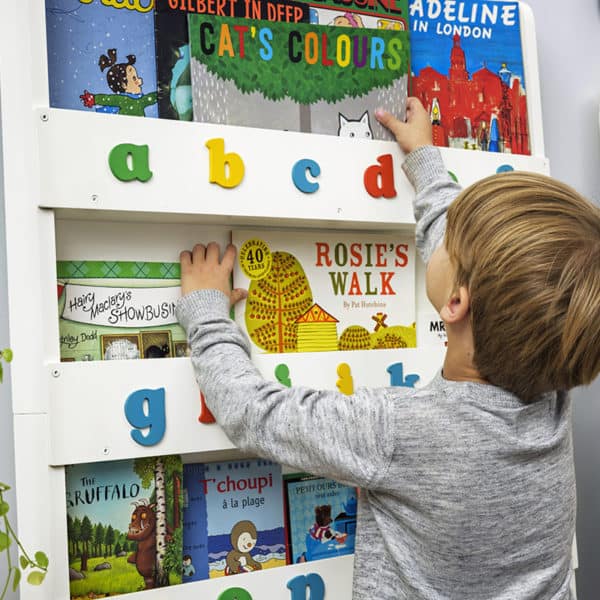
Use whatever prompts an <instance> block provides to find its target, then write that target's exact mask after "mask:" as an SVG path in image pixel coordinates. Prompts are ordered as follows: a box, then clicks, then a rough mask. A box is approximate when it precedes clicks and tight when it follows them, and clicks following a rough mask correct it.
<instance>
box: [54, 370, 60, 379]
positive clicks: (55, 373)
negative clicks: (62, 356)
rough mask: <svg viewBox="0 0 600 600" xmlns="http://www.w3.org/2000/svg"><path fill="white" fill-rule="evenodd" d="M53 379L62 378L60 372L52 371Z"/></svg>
mask: <svg viewBox="0 0 600 600" xmlns="http://www.w3.org/2000/svg"><path fill="white" fill-rule="evenodd" d="M52 377H60V370H59V369H52Z"/></svg>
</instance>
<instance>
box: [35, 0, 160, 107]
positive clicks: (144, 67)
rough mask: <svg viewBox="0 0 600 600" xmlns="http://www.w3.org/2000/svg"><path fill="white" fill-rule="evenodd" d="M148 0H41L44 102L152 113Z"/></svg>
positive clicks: (152, 55)
mask: <svg viewBox="0 0 600 600" xmlns="http://www.w3.org/2000/svg"><path fill="white" fill-rule="evenodd" d="M153 8H154V0H127V1H126V2H124V1H122V0H116V1H115V0H111V1H110V2H107V1H102V2H101V1H92V0H46V37H47V48H48V81H49V92H50V106H52V107H55V108H69V109H79V110H94V111H97V112H103V113H118V114H125V115H138V116H148V117H156V116H158V111H157V107H156V101H157V94H156V54H155V48H154V14H153Z"/></svg>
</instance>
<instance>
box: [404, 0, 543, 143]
mask: <svg viewBox="0 0 600 600" xmlns="http://www.w3.org/2000/svg"><path fill="white" fill-rule="evenodd" d="M442 7H444V8H442ZM438 8H439V10H438ZM410 16H411V66H412V72H413V76H412V78H411V89H412V95H413V96H417V97H418V98H419V99H420V100H421V102H422V103H423V105H424V106H425V107H426V108H427V110H428V111H429V112H430V113H431V120H432V123H433V135H434V142H435V144H436V145H437V146H450V147H454V148H463V149H467V150H483V151H488V152H507V153H513V154H530V153H531V151H530V142H529V127H528V118H527V91H526V90H527V87H526V83H527V82H526V81H525V69H524V66H525V65H524V63H523V50H522V44H521V25H520V14H519V2H516V1H504V0H500V1H498V0H487V1H486V2H481V1H480V0H461V1H460V2H452V3H450V2H445V3H444V2H442V3H441V4H440V3H438V5H437V6H434V3H425V2H422V0H411V3H410Z"/></svg>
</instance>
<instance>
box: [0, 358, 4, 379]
mask: <svg viewBox="0 0 600 600" xmlns="http://www.w3.org/2000/svg"><path fill="white" fill-rule="evenodd" d="M2 376H3V373H2V363H1V362H0V383H2Z"/></svg>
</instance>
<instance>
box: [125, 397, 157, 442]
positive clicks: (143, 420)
mask: <svg viewBox="0 0 600 600" xmlns="http://www.w3.org/2000/svg"><path fill="white" fill-rule="evenodd" d="M125 417H126V418H127V421H128V422H129V424H130V425H131V426H132V427H135V429H132V430H131V437H132V439H133V441H134V442H137V443H138V444H139V445H140V446H154V445H156V444H158V442H160V441H161V440H162V439H163V437H164V435H165V429H166V416H165V388H158V389H157V390H146V389H145V390H137V391H136V392H133V393H132V394H130V395H129V396H128V397H127V400H125ZM140 429H148V433H147V434H146V435H144V434H143V433H142V432H141V431H140Z"/></svg>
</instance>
